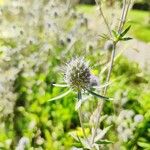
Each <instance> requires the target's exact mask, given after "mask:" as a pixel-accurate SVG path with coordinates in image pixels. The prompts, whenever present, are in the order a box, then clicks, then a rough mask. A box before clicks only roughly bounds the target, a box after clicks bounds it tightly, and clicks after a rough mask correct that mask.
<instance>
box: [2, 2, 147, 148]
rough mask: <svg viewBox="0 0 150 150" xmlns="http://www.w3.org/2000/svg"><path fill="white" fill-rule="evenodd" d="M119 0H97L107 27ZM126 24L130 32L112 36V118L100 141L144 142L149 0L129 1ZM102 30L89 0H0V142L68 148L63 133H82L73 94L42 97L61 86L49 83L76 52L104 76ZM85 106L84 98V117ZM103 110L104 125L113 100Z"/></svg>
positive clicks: (69, 144) (117, 11) (9, 145)
mask: <svg viewBox="0 0 150 150" xmlns="http://www.w3.org/2000/svg"><path fill="white" fill-rule="evenodd" d="M121 6H122V0H107V1H106V0H102V8H103V11H104V14H105V16H106V18H107V20H108V22H109V24H110V25H111V28H112V29H115V28H116V27H117V25H118V23H119V21H120V20H119V18H120V14H121ZM128 25H131V29H130V31H129V35H130V37H132V38H133V40H131V41H127V42H121V43H119V45H118V47H117V56H118V57H117V59H116V61H115V65H114V70H113V72H112V77H111V80H115V82H113V84H112V85H111V86H110V88H109V89H108V96H109V97H114V106H115V112H116V113H115V115H116V116H117V119H118V121H117V124H116V125H115V126H116V129H114V130H110V131H109V133H108V135H107V136H108V138H109V139H111V140H112V141H114V144H113V146H112V145H110V146H109V147H106V149H119V150H130V149H133V150H149V149H150V3H149V0H137V1H135V3H134V4H132V6H131V11H130V12H129V15H128V19H127V23H126V26H128ZM104 34H105V35H107V34H108V33H107V29H106V27H105V24H104V22H103V19H102V17H101V16H100V15H99V12H98V9H97V7H96V6H95V1H94V0H81V1H79V0H0V150H15V149H16V150H25V149H27V150H70V149H73V148H74V146H73V139H72V138H71V137H70V136H69V134H68V133H69V132H70V131H75V132H78V134H81V129H80V128H79V126H80V125H79V119H78V115H77V112H76V111H75V109H74V108H75V101H76V99H75V95H74V94H71V95H68V96H66V97H65V98H63V99H61V100H58V101H54V102H48V100H49V99H50V98H52V97H55V96H57V95H59V94H60V93H63V92H65V90H66V89H64V88H57V87H53V86H52V83H62V82H63V77H62V72H61V68H62V67H63V65H64V64H65V63H66V62H67V61H69V60H70V59H71V58H72V57H75V56H84V57H85V59H86V60H87V61H89V62H90V66H91V68H92V72H93V74H95V75H96V76H98V77H99V82H100V83H104V81H105V76H106V74H105V72H104V73H103V74H101V72H102V70H103V68H104V67H105V66H106V64H107V62H108V59H109V58H110V53H111V48H110V45H109V42H108V40H107V38H102V36H100V35H104ZM120 54H121V55H120ZM96 105H97V101H95V100H93V102H92V106H96ZM90 106H91V105H90V103H86V104H85V106H83V107H84V109H85V110H86V111H85V117H87V118H88V117H89V115H90V113H89V112H90V111H91V107H90ZM86 112H87V113H86ZM103 114H107V115H108V117H107V119H106V121H105V122H104V123H103V125H107V124H115V121H116V120H115V119H114V110H113V104H111V103H107V104H106V105H105V108H104V111H103ZM86 120H88V119H85V122H86ZM115 147H116V148H115Z"/></svg>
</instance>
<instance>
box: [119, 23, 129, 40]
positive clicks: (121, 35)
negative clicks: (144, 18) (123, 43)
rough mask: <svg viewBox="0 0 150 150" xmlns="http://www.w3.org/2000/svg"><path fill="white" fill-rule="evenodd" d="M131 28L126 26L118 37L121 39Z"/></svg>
mask: <svg viewBox="0 0 150 150" xmlns="http://www.w3.org/2000/svg"><path fill="white" fill-rule="evenodd" d="M130 28H131V25H130V26H128V27H127V28H126V29H125V30H124V31H123V32H122V33H121V34H120V37H121V38H122V37H123V36H124V35H125V34H126V33H127V32H128V31H129V30H130Z"/></svg>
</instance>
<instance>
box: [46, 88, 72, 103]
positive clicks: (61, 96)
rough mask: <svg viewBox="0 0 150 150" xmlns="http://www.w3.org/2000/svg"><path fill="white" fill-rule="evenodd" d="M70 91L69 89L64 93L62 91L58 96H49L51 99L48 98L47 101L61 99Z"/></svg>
mask: <svg viewBox="0 0 150 150" xmlns="http://www.w3.org/2000/svg"><path fill="white" fill-rule="evenodd" d="M70 92H71V89H69V90H68V91H67V92H65V93H63V94H61V95H59V96H56V97H54V98H51V99H50V100H48V101H55V100H58V99H61V98H63V97H65V96H66V95H68V94H69V93H70Z"/></svg>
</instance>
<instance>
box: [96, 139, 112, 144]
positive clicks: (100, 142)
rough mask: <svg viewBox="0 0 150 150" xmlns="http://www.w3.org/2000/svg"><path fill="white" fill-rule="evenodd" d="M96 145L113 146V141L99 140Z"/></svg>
mask: <svg viewBox="0 0 150 150" xmlns="http://www.w3.org/2000/svg"><path fill="white" fill-rule="evenodd" d="M95 143H96V144H112V143H113V142H112V141H109V140H99V141H97V142H95Z"/></svg>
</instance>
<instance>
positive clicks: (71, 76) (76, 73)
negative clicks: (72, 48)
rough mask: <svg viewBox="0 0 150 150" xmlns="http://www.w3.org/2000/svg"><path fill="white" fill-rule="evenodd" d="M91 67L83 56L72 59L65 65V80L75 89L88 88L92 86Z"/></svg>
mask: <svg viewBox="0 0 150 150" xmlns="http://www.w3.org/2000/svg"><path fill="white" fill-rule="evenodd" d="M90 78H91V73H90V68H89V65H88V63H86V62H85V61H84V59H83V58H75V59H72V60H71V61H70V62H69V63H67V64H66V66H65V73H64V80H65V82H66V83H67V85H69V86H70V87H71V88H72V89H73V90H76V91H81V90H86V89H88V88H89V86H90Z"/></svg>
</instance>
